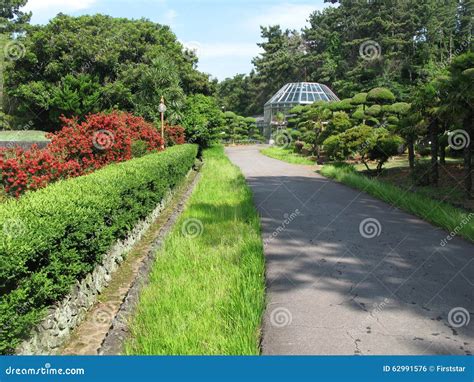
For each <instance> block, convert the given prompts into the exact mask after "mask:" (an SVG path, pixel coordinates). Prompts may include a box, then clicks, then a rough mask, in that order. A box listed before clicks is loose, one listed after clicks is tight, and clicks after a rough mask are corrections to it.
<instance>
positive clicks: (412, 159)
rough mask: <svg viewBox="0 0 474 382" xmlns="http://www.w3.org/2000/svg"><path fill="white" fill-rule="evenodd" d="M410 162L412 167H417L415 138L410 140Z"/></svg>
mask: <svg viewBox="0 0 474 382" xmlns="http://www.w3.org/2000/svg"><path fill="white" fill-rule="evenodd" d="M408 162H409V163H410V169H412V170H413V169H414V168H415V142H414V139H413V138H410V139H409V140H408Z"/></svg>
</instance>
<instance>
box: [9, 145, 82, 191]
mask: <svg viewBox="0 0 474 382" xmlns="http://www.w3.org/2000/svg"><path fill="white" fill-rule="evenodd" d="M0 170H1V171H2V175H1V178H0V181H1V183H2V184H3V186H4V188H5V192H6V193H8V194H10V195H12V196H15V197H19V196H20V195H21V194H22V193H23V192H25V191H27V190H37V189H38V188H42V187H45V186H46V185H47V184H49V183H51V182H53V181H56V180H58V179H60V178H67V177H71V176H79V175H81V174H82V173H83V170H82V168H81V166H80V164H79V163H78V162H77V161H75V160H68V161H66V160H63V159H62V158H58V157H56V156H54V155H53V154H52V153H51V152H50V151H49V150H40V149H38V148H37V147H36V146H33V147H32V148H31V149H29V150H24V149H22V148H20V147H18V148H15V149H8V150H7V149H3V150H2V149H0Z"/></svg>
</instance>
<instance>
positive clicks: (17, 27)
mask: <svg viewBox="0 0 474 382" xmlns="http://www.w3.org/2000/svg"><path fill="white" fill-rule="evenodd" d="M27 1H28V0H3V1H2V5H1V6H0V34H3V33H5V34H12V33H14V32H22V31H23V30H24V28H25V27H26V24H27V23H28V22H29V21H30V18H31V13H27V12H23V11H21V10H20V9H21V8H23V7H24V6H25V5H26V3H27Z"/></svg>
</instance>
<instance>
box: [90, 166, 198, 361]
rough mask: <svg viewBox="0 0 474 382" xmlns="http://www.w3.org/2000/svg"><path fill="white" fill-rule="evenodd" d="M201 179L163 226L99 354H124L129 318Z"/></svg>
mask: <svg viewBox="0 0 474 382" xmlns="http://www.w3.org/2000/svg"><path fill="white" fill-rule="evenodd" d="M200 177H201V175H200V173H198V174H197V175H196V177H195V178H194V180H193V182H192V183H191V185H190V186H189V188H188V190H187V191H186V193H185V194H184V196H183V198H182V200H181V201H180V203H179V204H178V206H177V207H176V210H175V211H174V212H173V214H172V215H171V216H170V218H169V219H168V221H167V222H166V223H165V224H164V225H163V227H162V228H161V230H160V232H159V234H158V236H157V237H156V239H155V240H154V242H153V244H152V245H151V248H150V249H149V250H148V253H147V255H146V257H145V259H144V260H143V262H142V264H141V266H140V269H139V271H138V273H137V277H136V278H135V280H134V282H133V284H132V286H131V287H130V289H129V291H128V293H127V296H126V297H125V299H124V301H123V303H122V305H121V306H120V309H119V311H118V312H117V315H116V316H115V318H114V319H113V321H112V324H111V326H110V329H109V332H108V333H107V335H106V337H105V339H104V341H103V342H102V345H101V347H100V349H99V352H98V354H100V355H120V354H121V353H122V351H123V343H124V341H125V340H126V339H127V338H128V336H129V334H130V332H129V329H128V322H129V318H130V317H131V315H132V313H133V312H134V310H135V307H136V306H137V304H138V301H139V297H140V292H141V290H142V289H143V287H144V286H146V284H147V283H148V279H149V275H150V272H151V269H152V267H153V264H154V261H155V258H156V253H157V252H158V250H159V249H160V248H161V246H162V245H163V241H164V238H165V237H166V236H167V235H168V233H169V232H170V231H171V229H172V228H173V227H174V225H175V223H176V221H177V220H178V218H179V217H180V216H181V214H182V212H183V211H184V208H185V205H186V202H187V201H188V199H189V197H190V196H191V194H192V192H193V191H194V188H195V186H196V184H197V183H198V182H199V179H200Z"/></svg>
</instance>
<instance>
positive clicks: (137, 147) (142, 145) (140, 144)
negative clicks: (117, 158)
mask: <svg viewBox="0 0 474 382" xmlns="http://www.w3.org/2000/svg"><path fill="white" fill-rule="evenodd" d="M131 149H132V157H133V158H141V157H142V156H144V155H145V154H146V153H147V151H148V150H147V149H148V143H147V142H145V141H142V140H138V141H134V142H132V146H131Z"/></svg>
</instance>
